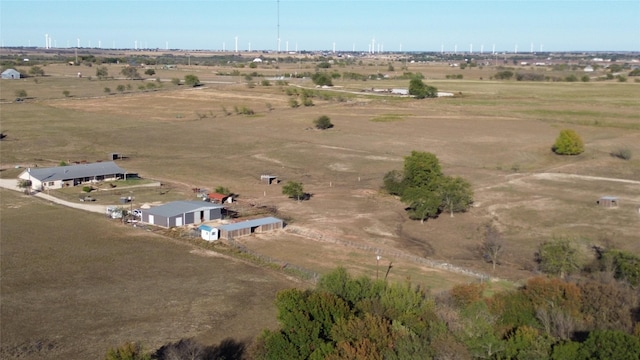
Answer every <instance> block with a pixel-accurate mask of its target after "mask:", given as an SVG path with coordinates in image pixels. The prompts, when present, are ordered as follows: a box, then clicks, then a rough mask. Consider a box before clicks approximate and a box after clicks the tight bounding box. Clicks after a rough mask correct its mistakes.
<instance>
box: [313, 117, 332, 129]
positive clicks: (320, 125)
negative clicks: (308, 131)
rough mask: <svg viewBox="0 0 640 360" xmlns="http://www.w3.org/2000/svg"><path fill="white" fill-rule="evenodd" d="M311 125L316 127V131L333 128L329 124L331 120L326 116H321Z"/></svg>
mask: <svg viewBox="0 0 640 360" xmlns="http://www.w3.org/2000/svg"><path fill="white" fill-rule="evenodd" d="M313 124H314V125H315V126H316V129H320V130H326V129H330V128H332V127H333V124H332V123H331V119H330V118H329V117H328V116H327V115H322V116H320V117H319V118H317V119H315V120H314V121H313Z"/></svg>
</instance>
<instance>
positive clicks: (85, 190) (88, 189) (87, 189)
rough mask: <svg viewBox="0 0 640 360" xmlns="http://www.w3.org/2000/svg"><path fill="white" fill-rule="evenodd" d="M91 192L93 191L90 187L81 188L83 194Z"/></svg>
mask: <svg viewBox="0 0 640 360" xmlns="http://www.w3.org/2000/svg"><path fill="white" fill-rule="evenodd" d="M91 190H93V188H92V187H91V186H83V187H82V191H83V192H87V193H88V192H91Z"/></svg>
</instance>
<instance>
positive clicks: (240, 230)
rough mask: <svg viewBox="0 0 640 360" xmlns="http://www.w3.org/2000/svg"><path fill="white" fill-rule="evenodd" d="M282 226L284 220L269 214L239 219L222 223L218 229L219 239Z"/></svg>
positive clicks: (276, 228)
mask: <svg viewBox="0 0 640 360" xmlns="http://www.w3.org/2000/svg"><path fill="white" fill-rule="evenodd" d="M283 227H284V221H282V220H281V219H278V218H275V217H272V216H269V217H264V218H259V219H254V220H247V221H241V222H237V223H233V224H227V225H222V226H220V227H219V229H220V238H221V239H227V240H229V239H232V238H237V237H242V236H248V235H251V234H253V233H261V232H265V231H273V230H279V229H282V228H283Z"/></svg>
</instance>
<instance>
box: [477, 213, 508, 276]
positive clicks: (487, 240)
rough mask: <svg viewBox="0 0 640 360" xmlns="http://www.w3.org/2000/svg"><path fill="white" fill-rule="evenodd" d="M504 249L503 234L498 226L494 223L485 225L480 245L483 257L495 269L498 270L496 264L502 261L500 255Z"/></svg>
mask: <svg viewBox="0 0 640 360" xmlns="http://www.w3.org/2000/svg"><path fill="white" fill-rule="evenodd" d="M503 250H504V241H503V239H502V234H501V233H500V231H499V230H498V228H496V226H495V225H494V224H493V223H488V224H485V225H484V226H483V237H482V244H481V245H480V251H481V253H482V257H483V258H485V259H486V260H487V261H489V262H491V264H492V265H493V271H495V270H496V265H497V264H499V263H500V257H501V255H502V251H503Z"/></svg>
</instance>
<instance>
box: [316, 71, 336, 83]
mask: <svg viewBox="0 0 640 360" xmlns="http://www.w3.org/2000/svg"><path fill="white" fill-rule="evenodd" d="M311 80H312V81H313V83H314V84H316V85H318V86H333V82H332V81H331V76H330V75H329V74H327V73H324V72H317V73H315V74H313V75H312V76H311Z"/></svg>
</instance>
